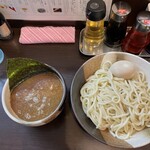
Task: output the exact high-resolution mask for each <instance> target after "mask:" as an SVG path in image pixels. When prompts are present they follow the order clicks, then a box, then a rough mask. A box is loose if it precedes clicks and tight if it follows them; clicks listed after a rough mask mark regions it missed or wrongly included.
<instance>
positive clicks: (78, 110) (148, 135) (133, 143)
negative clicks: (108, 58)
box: [70, 52, 150, 148]
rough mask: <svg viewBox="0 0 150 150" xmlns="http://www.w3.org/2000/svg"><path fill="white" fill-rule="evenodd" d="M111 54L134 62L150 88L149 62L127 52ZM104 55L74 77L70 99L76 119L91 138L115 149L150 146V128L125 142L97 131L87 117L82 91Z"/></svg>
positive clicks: (83, 67)
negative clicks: (83, 105) (81, 99)
mask: <svg viewBox="0 0 150 150" xmlns="http://www.w3.org/2000/svg"><path fill="white" fill-rule="evenodd" d="M109 53H110V54H111V53H112V54H116V55H117V58H118V59H120V60H128V61H130V62H133V63H134V64H135V65H136V66H137V67H138V68H139V69H140V70H142V71H143V72H144V73H145V75H146V79H147V82H148V85H149V87H150V63H149V62H147V61H146V60H144V59H142V58H140V57H139V56H136V55H133V54H130V53H125V52H109ZM104 55H105V53H104V54H101V55H97V56H95V57H92V58H91V59H89V60H88V61H86V62H85V63H84V64H83V65H82V66H81V67H80V68H79V69H78V71H77V72H76V74H75V76H74V79H73V81H72V85H71V91H70V97H71V105H72V109H73V112H74V114H75V117H76V118H77V120H78V122H79V123H80V125H81V126H82V127H83V129H84V130H85V131H86V132H87V133H89V134H90V135H91V136H93V137H94V138H95V139H97V140H98V141H100V142H102V143H105V144H108V145H111V146H115V147H122V148H137V147H141V146H144V145H146V144H149V143H150V128H147V129H144V130H142V131H140V132H137V133H136V134H135V135H133V136H132V137H131V138H130V139H128V140H126V141H124V140H119V139H117V138H115V137H113V136H111V134H110V133H109V132H107V131H106V132H103V131H100V130H98V129H96V127H95V125H94V124H93V123H92V121H91V120H90V119H89V118H88V117H87V116H86V115H85V113H84V111H83V109H82V104H81V101H80V89H81V87H82V86H83V84H84V83H85V82H86V79H87V78H89V76H91V75H93V74H94V73H95V72H96V70H98V69H99V67H100V64H101V62H102V59H103V57H104Z"/></svg>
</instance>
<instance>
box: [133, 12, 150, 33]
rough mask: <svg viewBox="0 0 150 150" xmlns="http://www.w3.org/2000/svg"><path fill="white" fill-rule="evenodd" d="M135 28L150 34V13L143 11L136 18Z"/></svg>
mask: <svg viewBox="0 0 150 150" xmlns="http://www.w3.org/2000/svg"><path fill="white" fill-rule="evenodd" d="M135 28H136V29H137V30H138V31H141V32H150V12H149V11H141V12H140V13H139V14H138V15H137V18H136V25H135Z"/></svg>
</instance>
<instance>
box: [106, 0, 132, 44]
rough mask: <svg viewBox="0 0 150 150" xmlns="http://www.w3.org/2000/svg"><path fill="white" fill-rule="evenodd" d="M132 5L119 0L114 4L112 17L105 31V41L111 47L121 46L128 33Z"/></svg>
mask: <svg viewBox="0 0 150 150" xmlns="http://www.w3.org/2000/svg"><path fill="white" fill-rule="evenodd" d="M130 12H131V7H130V5H129V4H128V3H127V2H124V1H119V2H116V3H114V4H113V5H112V10H111V14H110V19H109V22H108V26H107V28H106V31H105V40H104V43H105V44H106V45H107V46H109V47H119V46H120V45H121V42H122V40H123V39H124V37H125V35H126V29H127V17H128V15H129V13H130Z"/></svg>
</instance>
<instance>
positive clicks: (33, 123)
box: [2, 64, 67, 126]
mask: <svg viewBox="0 0 150 150" xmlns="http://www.w3.org/2000/svg"><path fill="white" fill-rule="evenodd" d="M44 65H46V66H48V67H49V68H50V71H49V72H51V71H52V72H53V73H54V74H55V75H57V77H58V78H59V79H60V81H61V84H62V87H63V95H62V98H61V100H60V102H59V105H58V106H57V107H56V109H55V110H54V111H53V112H52V113H51V114H49V115H48V116H46V117H45V118H42V119H40V120H36V121H25V120H23V119H21V118H19V117H18V118H16V117H15V116H14V115H12V114H11V113H10V112H9V110H8V108H7V104H6V100H5V98H4V97H5V93H4V92H5V91H6V88H9V87H8V86H9V79H8V78H7V79H6V82H5V83H4V86H3V89H2V106H3V109H4V111H5V112H6V114H7V115H8V117H9V118H10V119H12V120H13V121H15V122H17V123H19V124H23V125H27V126H41V125H44V124H47V123H48V122H51V121H52V120H53V119H55V118H56V117H57V116H56V117H54V118H52V120H50V121H47V120H49V119H50V118H51V117H53V115H55V114H56V113H57V112H58V111H59V109H60V108H61V107H62V105H63V103H64V101H65V98H66V92H67V88H66V83H65V80H64V77H63V76H62V74H61V73H60V72H59V71H58V70H56V69H55V68H54V67H52V66H50V65H47V64H44ZM39 74H40V73H39ZM9 90H10V89H9ZM12 111H13V109H12ZM14 114H15V112H14ZM58 115H59V114H58Z"/></svg>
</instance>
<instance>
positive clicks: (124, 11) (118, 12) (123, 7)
mask: <svg viewBox="0 0 150 150" xmlns="http://www.w3.org/2000/svg"><path fill="white" fill-rule="evenodd" d="M130 12H131V7H130V5H129V4H128V3H127V2H124V1H119V2H116V3H114V4H113V5H112V10H111V15H110V18H111V19H113V20H115V21H116V22H125V21H126V19H127V16H128V15H129V13H130Z"/></svg>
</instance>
